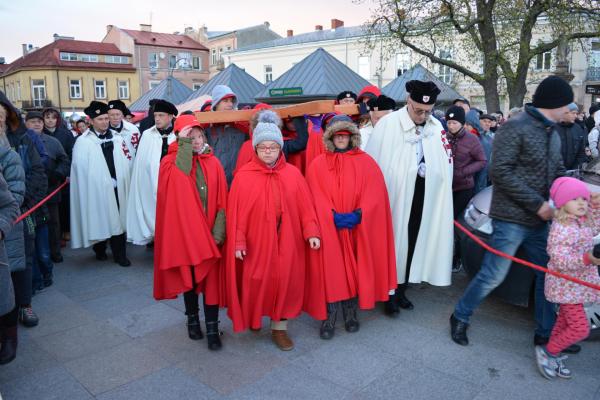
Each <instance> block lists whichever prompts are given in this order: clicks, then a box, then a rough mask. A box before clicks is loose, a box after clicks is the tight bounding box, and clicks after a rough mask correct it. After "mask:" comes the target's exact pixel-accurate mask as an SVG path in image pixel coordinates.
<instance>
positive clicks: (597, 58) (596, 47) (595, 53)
mask: <svg viewBox="0 0 600 400" xmlns="http://www.w3.org/2000/svg"><path fill="white" fill-rule="evenodd" d="M590 64H591V65H592V66H593V67H600V41H596V40H595V41H593V42H592V59H591V60H590Z"/></svg>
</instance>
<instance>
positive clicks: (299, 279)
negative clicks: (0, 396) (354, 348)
mask: <svg viewBox="0 0 600 400" xmlns="http://www.w3.org/2000/svg"><path fill="white" fill-rule="evenodd" d="M406 91H407V93H408V96H407V98H406V99H402V101H403V102H404V103H405V105H404V106H402V107H400V108H397V105H396V101H395V100H394V99H391V98H389V97H386V96H385V95H382V94H381V93H380V91H379V89H378V88H377V87H374V86H367V87H365V88H364V89H363V90H362V91H361V92H360V93H359V94H358V95H357V94H355V93H353V92H351V91H344V92H342V93H340V94H339V96H338V98H337V103H338V104H341V105H345V104H355V105H357V106H356V110H357V113H356V114H351V115H345V114H340V113H329V114H324V115H320V114H319V115H305V116H299V117H289V116H284V117H281V116H280V113H278V112H277V110H274V109H272V107H271V106H269V105H267V104H258V105H256V106H255V107H254V109H253V113H252V115H253V116H252V118H251V119H250V121H239V120H238V119H237V118H236V117H235V115H236V113H235V111H236V110H237V109H238V100H237V96H236V95H235V93H234V92H233V91H232V90H231V89H230V88H229V87H227V86H222V85H220V86H216V87H215V89H214V91H213V93H212V98H211V100H210V101H209V102H207V103H206V104H204V105H203V106H202V108H201V110H199V111H200V112H224V113H223V114H224V115H228V116H230V117H231V118H230V122H225V123H212V124H207V123H201V122H199V119H198V118H196V116H195V115H194V112H192V111H191V110H190V111H184V112H182V113H181V114H179V112H178V110H177V108H176V106H175V105H173V104H171V103H169V102H167V101H165V100H160V99H155V100H152V101H151V104H150V110H149V113H148V117H147V118H146V119H144V120H142V121H141V123H140V124H139V127H138V126H136V125H134V124H133V123H131V122H130V121H128V118H131V116H132V115H131V113H130V112H129V110H128V109H127V107H126V105H125V104H124V103H123V102H122V101H120V100H113V101H110V102H108V103H107V104H106V103H102V102H98V101H92V102H91V103H90V104H89V106H88V107H87V108H86V109H85V110H84V112H85V114H86V116H87V119H86V120H83V119H80V120H77V121H71V122H72V123H71V127H70V129H69V128H67V124H66V123H65V121H63V120H62V119H61V115H60V113H59V112H58V111H57V110H54V109H46V110H44V111H43V112H36V111H31V112H29V113H27V115H26V116H25V122H22V121H21V118H20V115H19V113H18V110H16V109H14V107H13V106H12V105H11V104H10V103H9V102H8V101H6V100H4V101H1V102H0V146H1V148H0V165H1V167H2V174H1V176H2V177H3V179H0V211H1V212H0V233H1V235H2V236H1V237H2V239H3V242H4V247H5V248H6V252H4V253H1V252H0V257H2V258H1V259H0V261H2V262H4V260H6V261H7V262H6V267H4V264H2V265H0V289H2V290H1V291H0V293H2V294H3V295H2V296H1V297H0V315H3V316H2V317H1V318H0V325H1V326H0V328H1V342H0V343H1V346H2V347H1V348H0V364H5V363H8V362H10V361H12V359H14V358H15V356H16V351H17V342H18V340H17V325H18V322H19V321H20V322H21V323H22V324H23V325H25V326H28V327H32V326H35V325H37V324H38V318H37V316H36V314H35V312H34V311H33V308H32V301H31V297H32V295H33V294H35V293H36V292H38V291H40V290H43V289H44V288H45V287H48V286H50V285H52V282H53V273H52V271H53V263H59V262H62V255H61V246H62V245H64V243H65V242H66V241H69V242H70V245H71V247H72V248H74V249H77V248H89V247H91V248H92V249H93V251H94V254H95V257H96V259H97V260H99V261H105V260H107V259H108V254H107V250H108V245H109V244H110V251H111V255H112V258H113V260H114V262H115V263H117V264H119V265H120V266H122V267H129V266H130V265H131V261H130V260H129V258H128V257H127V242H130V243H133V244H134V245H142V246H146V247H148V249H150V250H152V251H154V297H155V298H156V299H157V300H163V299H173V298H176V297H178V296H183V299H184V304H185V314H186V316H187V323H186V327H187V334H188V336H189V338H190V339H192V340H199V339H203V338H204V336H205V334H204V332H203V330H202V327H201V323H200V314H199V296H200V294H202V301H203V310H204V319H205V332H206V339H207V345H208V348H209V349H210V350H218V349H220V348H221V347H222V346H223V343H222V340H221V332H220V330H219V312H220V309H221V308H226V310H227V315H228V316H229V318H231V320H232V322H233V329H234V331H235V332H241V331H244V330H247V329H250V330H253V331H259V330H261V329H262V328H263V326H262V321H263V318H264V317H268V318H269V319H270V327H269V328H270V332H271V337H272V340H273V343H274V344H275V345H276V346H277V347H278V348H279V349H281V350H283V351H289V350H292V349H293V348H294V343H293V340H292V339H291V338H290V335H289V334H288V322H289V321H290V320H292V319H294V318H296V317H298V316H299V315H300V314H301V313H302V312H306V313H308V314H309V315H311V316H312V317H314V318H315V319H316V320H319V321H321V327H320V330H319V335H320V337H321V338H322V339H324V340H330V339H332V338H333V337H334V336H335V329H336V321H337V318H338V314H339V312H340V311H341V314H342V319H343V322H344V329H345V330H346V331H348V332H357V331H359V329H360V321H359V319H358V309H359V308H360V309H363V310H367V309H373V308H374V307H375V306H376V304H377V303H383V310H384V313H385V315H387V316H389V317H398V316H399V315H400V312H401V310H412V309H413V308H414V304H413V303H412V301H411V300H410V299H409V298H408V297H407V290H408V288H409V284H410V283H417V284H420V283H428V284H431V285H435V286H448V285H450V284H451V281H452V271H455V272H456V271H458V270H459V269H460V264H461V262H460V259H461V255H460V253H459V247H460V246H458V245H457V244H456V241H457V239H456V234H455V232H454V226H453V221H454V219H456V217H457V216H458V215H459V214H460V213H462V212H463V211H464V210H465V208H466V207H467V205H468V203H469V201H470V200H471V199H472V198H473V196H474V195H475V194H476V193H478V192H480V191H481V190H483V189H485V188H487V187H488V186H490V185H491V184H492V183H493V185H494V191H493V200H492V206H491V213H490V214H491V217H492V218H493V227H494V232H493V234H492V239H491V245H492V247H494V248H496V249H499V250H501V251H503V252H505V253H507V254H509V255H514V254H515V253H516V252H517V250H518V249H519V248H524V249H525V250H526V252H527V256H528V259H529V260H530V261H532V262H534V263H536V264H539V265H543V266H546V265H547V266H548V267H549V268H550V269H552V270H556V271H560V272H566V273H568V274H570V275H574V276H576V277H580V278H582V279H584V280H586V281H588V282H590V283H600V277H598V269H597V267H596V266H597V265H600V259H599V258H596V257H595V256H594V255H593V252H592V251H591V250H592V246H593V242H592V237H593V236H594V235H595V234H597V233H599V232H600V195H598V194H591V193H590V192H589V190H588V189H587V186H586V185H585V184H583V183H581V182H580V181H578V180H577V179H575V178H569V177H564V175H566V172H567V170H577V169H580V168H581V167H582V166H583V165H584V164H587V163H589V162H590V161H592V160H593V158H595V157H598V147H597V146H598V141H599V139H598V138H599V136H600V134H599V133H598V132H599V129H600V105H593V106H592V107H591V108H590V116H589V119H588V121H589V120H591V121H592V123H591V125H590V126H589V127H588V126H587V125H586V121H585V116H583V117H582V115H581V114H580V113H579V107H578V106H577V105H576V104H575V103H573V91H572V89H571V87H570V86H569V84H568V83H567V82H565V81H564V80H562V79H561V78H559V77H555V76H551V77H548V78H546V79H544V80H543V81H542V82H541V83H540V84H539V86H538V88H537V89H536V91H535V93H534V95H533V100H532V103H529V104H526V105H525V106H524V107H523V108H522V109H520V110H511V112H510V113H509V117H508V118H507V119H506V120H505V119H504V116H503V114H502V113H501V112H497V113H484V112H482V111H480V110H478V109H476V108H471V106H470V103H469V101H468V100H467V99H465V98H458V99H456V100H455V101H454V102H453V104H452V105H451V106H449V107H448V108H447V109H446V110H445V111H441V110H434V105H435V104H436V101H437V97H438V95H439V94H440V89H439V88H438V87H437V86H436V85H435V84H434V83H433V82H423V81H418V80H413V81H409V82H408V83H407V84H406ZM228 112H229V113H228ZM587 130H589V135H588V133H587ZM67 178H69V179H70V185H69V186H68V188H66V189H63V190H61V191H59V195H57V196H53V197H52V198H51V199H50V200H49V201H48V202H46V203H44V205H43V206H42V207H40V208H38V209H36V210H35V212H33V213H32V214H30V215H28V216H27V217H26V218H24V219H23V220H22V221H20V220H19V222H18V223H17V222H16V221H17V220H16V218H17V216H18V215H19V214H22V213H26V212H27V211H28V210H30V209H32V207H34V206H35V205H36V204H38V203H40V202H41V201H42V200H43V199H44V198H45V197H46V196H48V194H50V193H52V192H54V191H55V190H56V189H57V188H60V186H61V185H62V184H63V182H65V179H67ZM433 249H435V251H432V250H433ZM509 268H510V260H508V259H506V258H502V257H499V256H496V255H493V254H491V253H486V255H485V258H484V261H483V263H482V266H481V269H480V271H479V273H477V275H476V276H475V277H474V278H473V280H472V281H471V282H470V284H469V285H468V287H467V288H466V290H465V293H464V294H463V296H462V297H461V298H460V300H459V301H458V303H457V305H456V307H455V309H454V311H453V313H452V315H451V316H450V336H451V338H452V340H453V341H454V342H456V343H457V344H459V345H467V344H468V343H469V341H468V337H467V329H468V328H469V320H470V317H471V316H472V314H473V312H474V310H475V309H476V308H477V307H478V306H479V304H480V303H481V302H482V301H483V300H484V299H485V297H486V296H487V295H488V294H489V293H491V292H492V290H493V289H494V288H496V287H497V286H498V285H500V284H501V283H502V282H503V281H504V279H505V278H506V275H507V274H508V270H509ZM5 289H6V290H5ZM13 289H14V290H13ZM5 293H6V295H4V294H5ZM598 300H600V295H599V293H598V292H597V291H594V290H592V289H589V288H586V287H583V286H581V285H577V284H575V283H572V282H568V281H564V280H561V279H558V278H555V277H553V276H550V275H545V274H543V273H541V272H536V288H535V321H536V330H535V334H534V345H535V346H536V348H535V349H536V350H535V352H536V359H537V363H538V367H539V370H540V372H541V373H542V374H543V375H544V376H545V377H547V378H550V379H551V378H555V377H557V376H558V377H562V378H569V377H570V376H571V372H570V371H569V370H568V368H567V367H566V366H565V363H564V360H565V356H564V355H563V354H564V353H577V352H579V350H580V346H579V345H577V343H578V342H580V341H581V340H582V339H584V338H585V337H586V336H587V335H588V334H589V329H590V328H589V323H588V322H587V320H586V319H585V312H584V310H583V303H585V302H597V301H598ZM556 304H560V311H559V313H558V315H559V316H558V318H557V317H556V315H557V312H556Z"/></svg>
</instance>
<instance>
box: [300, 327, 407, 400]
mask: <svg viewBox="0 0 600 400" xmlns="http://www.w3.org/2000/svg"><path fill="white" fill-rule="evenodd" d="M357 334H358V333H356V334H353V335H346V336H345V337H340V338H338V339H337V340H332V341H331V343H329V345H325V346H322V347H320V348H318V349H316V350H313V351H311V352H309V353H307V354H305V355H304V356H302V357H299V358H298V359H296V360H294V361H293V363H294V364H296V365H299V366H301V367H303V368H305V369H307V370H308V371H311V372H312V373H314V374H316V375H318V376H320V377H323V378H325V379H328V380H330V381H332V382H334V383H336V384H338V385H340V386H342V387H344V388H347V389H351V390H355V389H358V388H360V387H362V386H365V385H367V384H369V383H370V382H372V381H373V380H374V379H376V378H377V377H378V376H380V375H382V374H383V373H385V372H386V371H387V370H389V369H391V368H393V367H395V366H396V365H397V364H398V362H399V361H400V360H399V358H398V357H394V356H391V355H390V354H388V353H384V352H382V351H380V350H376V349H372V348H368V347H366V346H357V345H356V342H355V339H353V337H352V336H355V335H357Z"/></svg>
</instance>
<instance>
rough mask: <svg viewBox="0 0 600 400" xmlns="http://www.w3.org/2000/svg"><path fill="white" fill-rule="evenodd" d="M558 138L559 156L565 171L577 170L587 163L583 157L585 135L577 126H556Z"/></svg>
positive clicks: (561, 124)
mask: <svg viewBox="0 0 600 400" xmlns="http://www.w3.org/2000/svg"><path fill="white" fill-rule="evenodd" d="M556 132H557V133H558V136H560V144H561V148H560V149H561V154H562V158H563V164H564V165H565V169H567V170H571V169H578V168H580V167H581V164H583V163H584V162H586V161H587V156H586V155H585V146H586V135H585V132H584V131H583V129H581V126H580V125H579V124H565V123H560V124H556Z"/></svg>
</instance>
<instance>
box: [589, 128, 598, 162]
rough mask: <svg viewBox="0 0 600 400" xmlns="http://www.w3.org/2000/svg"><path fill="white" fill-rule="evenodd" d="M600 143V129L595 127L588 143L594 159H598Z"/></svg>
mask: <svg viewBox="0 0 600 400" xmlns="http://www.w3.org/2000/svg"><path fill="white" fill-rule="evenodd" d="M599 141H600V128H599V127H597V126H594V127H593V128H592V130H591V131H590V133H588V143H589V146H590V151H591V152H592V157H593V158H598V156H599V155H600V152H599V150H598V142H599Z"/></svg>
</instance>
